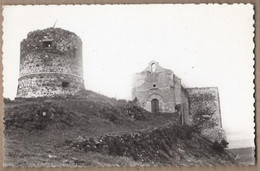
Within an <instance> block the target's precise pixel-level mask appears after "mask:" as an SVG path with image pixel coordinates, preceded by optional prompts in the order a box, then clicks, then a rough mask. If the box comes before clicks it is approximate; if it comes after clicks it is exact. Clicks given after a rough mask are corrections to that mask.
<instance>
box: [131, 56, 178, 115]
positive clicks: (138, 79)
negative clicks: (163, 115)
mask: <svg viewBox="0 0 260 171" xmlns="http://www.w3.org/2000/svg"><path fill="white" fill-rule="evenodd" d="M153 64H155V67H154V71H152V68H151V67H152V65H153ZM173 75H174V74H173V72H172V71H171V70H167V69H164V68H162V67H160V66H159V65H158V63H156V62H154V61H152V62H151V63H150V64H149V66H148V67H147V68H146V69H145V70H144V71H143V72H141V73H138V74H136V75H135V78H134V85H133V89H132V97H133V98H135V97H136V98H137V99H138V101H139V103H140V106H141V107H143V108H144V109H146V110H147V111H151V100H152V99H158V100H159V112H175V101H174V99H175V97H174V95H175V93H174V85H173V83H174V81H173Z"/></svg>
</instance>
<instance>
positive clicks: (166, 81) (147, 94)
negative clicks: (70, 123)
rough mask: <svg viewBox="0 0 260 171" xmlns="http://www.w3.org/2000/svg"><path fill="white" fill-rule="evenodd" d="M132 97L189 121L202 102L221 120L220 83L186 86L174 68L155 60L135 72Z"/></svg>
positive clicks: (160, 110) (156, 111) (202, 104)
mask: <svg viewBox="0 0 260 171" xmlns="http://www.w3.org/2000/svg"><path fill="white" fill-rule="evenodd" d="M132 98H133V99H135V98H136V99H137V100H138V102H139V105H140V106H141V107H142V108H144V109H146V110H147V111H150V112H153V113H159V112H160V113H177V112H178V113H179V114H181V117H182V123H186V124H190V123H191V122H192V119H193V116H194V114H195V113H196V111H197V110H198V109H199V108H200V107H201V106H208V107H210V108H211V109H212V110H213V111H214V114H213V117H212V119H214V122H215V123H216V125H217V126H218V127H222V124H221V112H220V103H219V93H218V88H217V87H202V88H186V87H184V85H183V84H182V83H181V79H180V78H179V77H177V76H176V75H175V74H174V72H173V71H172V70H169V69H166V68H163V67H161V66H160V65H159V63H158V62H156V61H151V62H150V63H149V65H148V66H147V67H146V68H145V69H144V70H143V71H142V72H139V73H136V74H135V77H134V81H133V88H132Z"/></svg>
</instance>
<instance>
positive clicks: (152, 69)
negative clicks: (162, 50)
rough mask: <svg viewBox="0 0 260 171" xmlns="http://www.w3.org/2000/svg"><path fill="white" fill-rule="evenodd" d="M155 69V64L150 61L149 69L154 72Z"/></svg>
mask: <svg viewBox="0 0 260 171" xmlns="http://www.w3.org/2000/svg"><path fill="white" fill-rule="evenodd" d="M155 70H156V65H155V63H152V64H151V71H152V72H155Z"/></svg>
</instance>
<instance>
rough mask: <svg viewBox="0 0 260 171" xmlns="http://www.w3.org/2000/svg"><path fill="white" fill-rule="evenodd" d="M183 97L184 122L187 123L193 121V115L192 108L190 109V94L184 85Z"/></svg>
mask: <svg viewBox="0 0 260 171" xmlns="http://www.w3.org/2000/svg"><path fill="white" fill-rule="evenodd" d="M181 98H182V104H181V107H182V114H183V122H184V123H185V124H188V125H189V124H190V123H191V115H190V109H189V94H188V91H187V90H186V89H185V88H184V87H182V89H181Z"/></svg>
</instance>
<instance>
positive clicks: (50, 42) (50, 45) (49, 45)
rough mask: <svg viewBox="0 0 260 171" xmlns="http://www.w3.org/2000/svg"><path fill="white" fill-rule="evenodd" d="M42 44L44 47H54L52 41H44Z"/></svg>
mask: <svg viewBox="0 0 260 171" xmlns="http://www.w3.org/2000/svg"><path fill="white" fill-rule="evenodd" d="M42 46H43V47H44V48H51V47H52V41H49V40H48V41H43V42H42Z"/></svg>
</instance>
